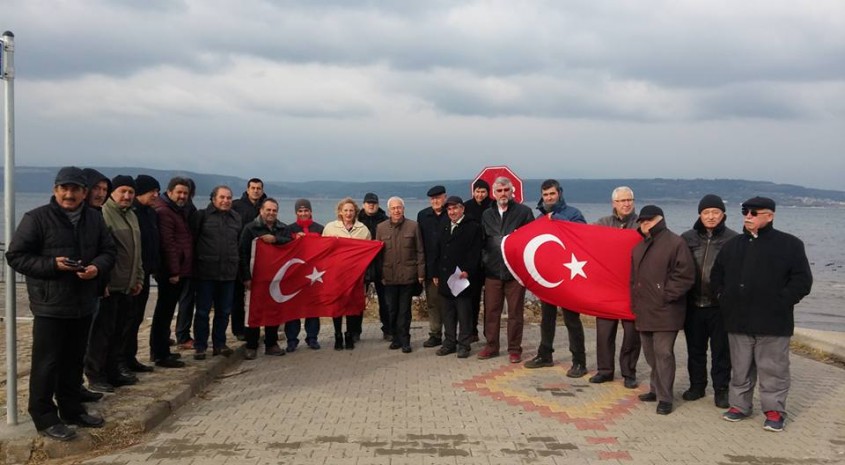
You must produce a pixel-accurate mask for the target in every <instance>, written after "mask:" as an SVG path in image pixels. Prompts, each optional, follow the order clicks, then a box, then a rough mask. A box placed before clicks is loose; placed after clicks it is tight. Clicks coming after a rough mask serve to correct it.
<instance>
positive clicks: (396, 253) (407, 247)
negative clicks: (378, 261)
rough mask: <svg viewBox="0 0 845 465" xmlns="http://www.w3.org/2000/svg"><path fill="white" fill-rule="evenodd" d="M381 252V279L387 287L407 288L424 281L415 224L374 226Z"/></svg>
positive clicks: (409, 222)
mask: <svg viewBox="0 0 845 465" xmlns="http://www.w3.org/2000/svg"><path fill="white" fill-rule="evenodd" d="M376 240H377V241H382V242H384V248H383V249H382V252H381V254H382V277H383V278H382V279H383V282H384V284H386V285H407V284H413V283H415V282H417V280H418V279H423V278H425V257H424V256H423V240H422V235H421V234H420V229H419V226H418V225H417V222H416V221H413V220H409V219H407V218H404V219H403V220H402V221H401V222H399V223H392V222H390V221H383V222H381V223H379V225H378V226H377V227H376Z"/></svg>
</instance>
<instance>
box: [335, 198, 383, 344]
mask: <svg viewBox="0 0 845 465" xmlns="http://www.w3.org/2000/svg"><path fill="white" fill-rule="evenodd" d="M323 237H348V238H351V239H372V236H370V230H369V229H367V226H365V225H364V223H361V222H360V221H358V204H357V203H355V201H354V200H352V198H351V197H346V198H345V199H342V200H341V201H340V202H338V203H337V220H335V221H332V222H330V223H329V224H327V225H326V227H325V228H323ZM362 285H363V283H362ZM332 320H333V321H334V349H335V350H343V348H344V347H346V348H347V349H349V350H352V349H354V348H355V341H357V340H359V339H361V323H362V322H363V320H364V309H363V308H362V309H361V310H360V314H358V315H347V316H346V344H344V334H343V331H342V328H343V317H342V316H339V317H335V318H333V319H332Z"/></svg>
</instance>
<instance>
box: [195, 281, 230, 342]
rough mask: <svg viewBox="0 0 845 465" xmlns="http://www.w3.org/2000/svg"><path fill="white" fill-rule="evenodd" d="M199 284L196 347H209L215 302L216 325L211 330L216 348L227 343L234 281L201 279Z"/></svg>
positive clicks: (196, 313)
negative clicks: (211, 319) (209, 321)
mask: <svg viewBox="0 0 845 465" xmlns="http://www.w3.org/2000/svg"><path fill="white" fill-rule="evenodd" d="M196 285H197V288H196V289H197V309H196V312H195V313H194V349H196V351H197V352H201V351H205V350H206V349H208V316H209V314H210V313H211V305H212V303H213V304H214V325H213V326H212V330H211V344H212V346H213V347H214V348H215V349H219V348H221V347H223V346H225V345H226V327H227V326H228V325H229V313H230V312H231V311H232V297H233V295H234V293H235V282H234V281H210V280H206V279H201V280H198V281H197V282H196Z"/></svg>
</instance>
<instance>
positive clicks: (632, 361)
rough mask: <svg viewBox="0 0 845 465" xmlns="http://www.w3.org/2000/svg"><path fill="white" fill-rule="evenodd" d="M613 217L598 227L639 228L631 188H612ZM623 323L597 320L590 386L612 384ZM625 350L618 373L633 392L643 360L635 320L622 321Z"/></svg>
mask: <svg viewBox="0 0 845 465" xmlns="http://www.w3.org/2000/svg"><path fill="white" fill-rule="evenodd" d="M610 197H611V200H612V204H613V214H612V215H609V216H605V217H603V218H599V220H598V221H596V224H598V225H601V226H609V227H611V228H619V229H637V227H638V226H639V225H638V224H637V213H636V212H635V211H634V191H633V190H631V188H630V187H628V186H619V187H617V188H616V189H613V193H611V195H610ZM619 321H620V320H609V319H606V318H596V368H597V372H596V374H595V375H593V376H592V377H591V378H590V382H591V383H606V382H608V381H613V375H614V371H615V366H616V361H615V360H614V359H615V357H616V355H615V352H616V331H617V330H618V329H619ZM621 321H622V331H623V333H624V335H623V336H622V347H621V348H620V349H619V371H620V372H621V373H622V377H623V378H624V379H625V387H626V388H628V389H634V388H636V387H637V386H638V383H637V360H639V358H640V347H641V343H640V333H638V332H637V329H636V328H635V327H634V321H633V320H621Z"/></svg>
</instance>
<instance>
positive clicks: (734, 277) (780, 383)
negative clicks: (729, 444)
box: [710, 197, 813, 432]
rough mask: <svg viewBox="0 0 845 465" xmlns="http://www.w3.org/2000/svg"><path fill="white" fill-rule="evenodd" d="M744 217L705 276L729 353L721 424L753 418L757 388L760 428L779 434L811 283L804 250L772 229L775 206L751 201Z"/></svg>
mask: <svg viewBox="0 0 845 465" xmlns="http://www.w3.org/2000/svg"><path fill="white" fill-rule="evenodd" d="M741 211H742V217H743V226H744V228H743V231H742V234H738V235H736V236H734V237H733V238H731V239H730V240H728V241H727V242H726V243H725V245H724V246H722V250H721V251H720V252H719V255H717V256H716V262H715V263H714V264H713V271H711V273H710V287H711V288H712V289H713V291H714V293H715V295H716V297H717V298H718V299H719V304H720V306H721V308H722V318H723V319H724V323H725V331H727V333H728V343H729V344H730V351H731V383H730V390H729V396H728V397H729V402H730V405H731V407H730V409H728V411H726V412H725V413H723V414H722V418H723V419H725V420H727V421H740V420H743V419H745V418H747V417H749V416H750V415H751V408H752V401H753V396H754V385H755V382H756V381H757V380H759V388H760V404H761V406H762V409H763V412H764V413H765V414H766V420H765V422H764V423H763V428H764V429H766V430H768V431H776V432H777V431H783V426H784V421H785V419H786V417H785V415H786V397H787V394H789V383H790V375H789V340H790V339H791V337H792V333H793V331H794V329H795V319H794V315H793V312H794V309H795V308H794V307H795V304H797V303H798V302H800V301H801V299H803V298H804V296H806V295H807V294H809V293H810V288H811V287H812V285H813V275H812V273H811V272H810V263H809V261H808V260H807V255H806V253H805V252H804V243H803V242H801V240H800V239H798V238H797V237H795V236H793V235H791V234H787V233H785V232H781V231H778V230H776V229H775V228H774V226H773V223H774V219H775V201H774V200H772V199H770V198H767V197H754V198H751V199H748V200H746V201H745V202H743V203H742V210H741Z"/></svg>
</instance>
